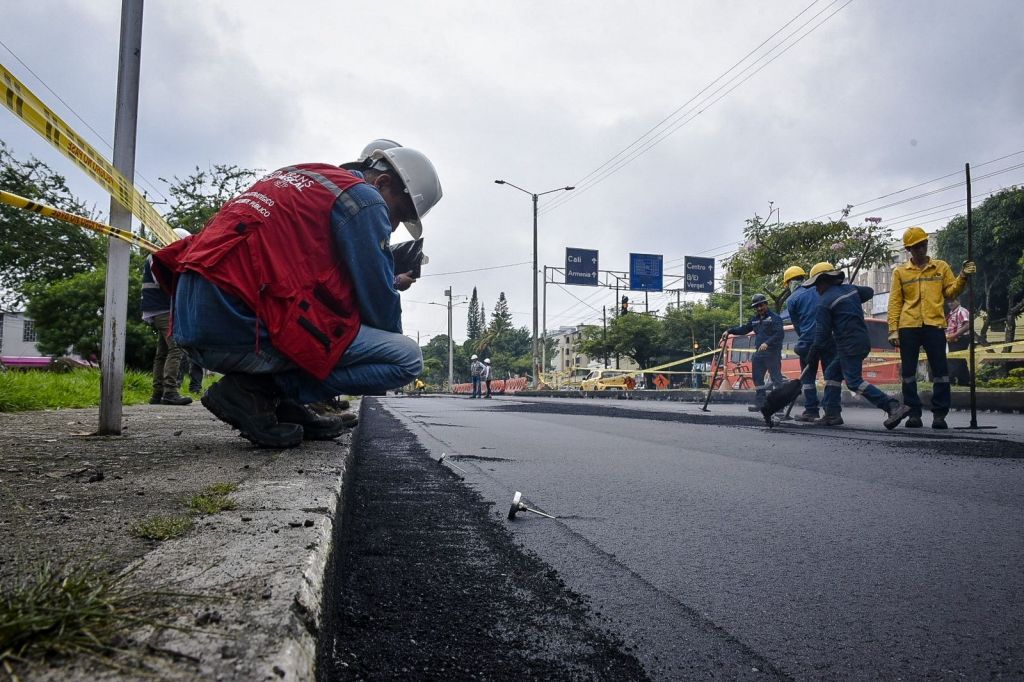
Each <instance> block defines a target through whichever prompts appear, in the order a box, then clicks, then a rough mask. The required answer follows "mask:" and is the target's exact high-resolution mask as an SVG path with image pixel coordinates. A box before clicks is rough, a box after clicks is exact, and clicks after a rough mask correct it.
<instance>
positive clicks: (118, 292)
mask: <svg viewBox="0 0 1024 682" xmlns="http://www.w3.org/2000/svg"><path fill="white" fill-rule="evenodd" d="M142 5H143V2H142V0H123V2H122V3H121V48H120V57H119V58H118V65H117V104H116V112H115V116H114V168H116V169H117V170H119V171H121V174H122V175H124V177H126V178H128V179H129V180H131V179H133V178H134V177H135V132H136V125H137V121H138V111H139V65H140V63H141V61H142ZM110 224H111V225H112V226H114V227H119V228H121V229H122V230H127V231H129V232H130V231H131V229H132V214H131V211H129V210H128V209H126V208H124V207H123V206H121V204H119V203H118V202H117V200H116V199H114V198H113V197H111V198H110ZM130 256H131V246H130V245H129V244H128V242H125V241H122V240H120V239H115V238H113V237H110V238H108V239H107V281H106V291H105V293H104V296H103V333H102V338H103V342H102V345H101V349H100V367H101V371H100V423H99V430H98V433H99V434H100V435H120V433H121V412H122V409H121V407H122V406H121V402H122V395H121V394H122V392H123V390H124V343H125V323H126V321H127V317H128V268H129V265H130Z"/></svg>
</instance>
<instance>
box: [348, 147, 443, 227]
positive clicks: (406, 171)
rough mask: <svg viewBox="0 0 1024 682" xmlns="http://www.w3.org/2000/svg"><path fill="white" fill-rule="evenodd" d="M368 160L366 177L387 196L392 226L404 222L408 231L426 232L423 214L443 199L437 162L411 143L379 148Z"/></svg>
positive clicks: (386, 201)
mask: <svg viewBox="0 0 1024 682" xmlns="http://www.w3.org/2000/svg"><path fill="white" fill-rule="evenodd" d="M366 163H367V164H368V168H367V174H368V175H370V177H368V178H367V181H368V182H370V183H371V184H373V186H374V187H376V188H377V190H378V191H379V192H380V193H381V196H382V197H384V201H385V203H387V205H388V212H389V213H390V215H391V227H392V228H397V227H398V224H399V223H405V227H406V229H408V230H409V234H411V235H412V236H413V238H414V239H419V238H420V236H421V235H422V234H423V224H422V222H421V221H422V219H423V217H424V216H425V215H427V213H429V212H430V209H432V208H433V207H434V204H436V203H437V202H438V201H440V200H441V194H442V192H441V181H440V180H439V179H438V177H437V171H436V170H435V169H434V164H432V163H431V162H430V159H428V158H427V157H426V156H425V155H424V154H423V153H422V152H420V151H417V150H415V149H412V148H411V147H392V148H389V149H377V150H375V151H374V152H373V153H371V154H370V157H369V158H368V159H367V161H366ZM385 178H390V179H388V180H386V179H385Z"/></svg>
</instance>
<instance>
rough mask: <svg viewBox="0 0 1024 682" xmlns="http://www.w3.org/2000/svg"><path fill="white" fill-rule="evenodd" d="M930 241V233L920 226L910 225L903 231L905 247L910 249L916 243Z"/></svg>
mask: <svg viewBox="0 0 1024 682" xmlns="http://www.w3.org/2000/svg"><path fill="white" fill-rule="evenodd" d="M924 241H928V233H927V232H925V231H924V230H923V229H922V228H920V227H916V226H915V227H908V228H907V231H906V232H904V233H903V248H905V249H909V248H910V247H911V246H913V245H914V244H920V243H921V242H924Z"/></svg>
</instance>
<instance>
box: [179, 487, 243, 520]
mask: <svg viewBox="0 0 1024 682" xmlns="http://www.w3.org/2000/svg"><path fill="white" fill-rule="evenodd" d="M236 490H238V486H237V485H235V484H234V483H214V484H213V485H208V486H206V487H205V488H203V489H202V491H200V492H199V493H198V494H196V495H193V496H192V497H190V498H189V500H188V506H189V509H191V510H192V511H194V512H197V513H199V514H217V513H218V512H222V511H230V510H232V509H234V508H235V507H236V506H237V505H236V503H235V501H234V500H233V499H231V497H230V495H231V493H233V492H235V491H236Z"/></svg>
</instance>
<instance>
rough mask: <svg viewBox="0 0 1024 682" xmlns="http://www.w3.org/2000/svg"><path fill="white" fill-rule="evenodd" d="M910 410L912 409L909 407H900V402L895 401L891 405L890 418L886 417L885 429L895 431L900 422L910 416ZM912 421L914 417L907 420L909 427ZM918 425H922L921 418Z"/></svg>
mask: <svg viewBox="0 0 1024 682" xmlns="http://www.w3.org/2000/svg"><path fill="white" fill-rule="evenodd" d="M910 410H911V408H910V406H909V405H900V404H899V403H898V402H896V401H895V400H894V401H892V402H891V403H889V416H888V417H886V419H885V421H884V422H882V423H883V424H885V428H887V429H890V430H891V429H895V428H896V427H897V426H899V425H900V422H901V421H903V419H904V417H906V416H907V415H909V414H910ZM912 420H913V417H911V419H909V420H907V426H910V425H911V421H912ZM917 425H918V426H920V425H921V419H920V417H919V418H918V420H917Z"/></svg>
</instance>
